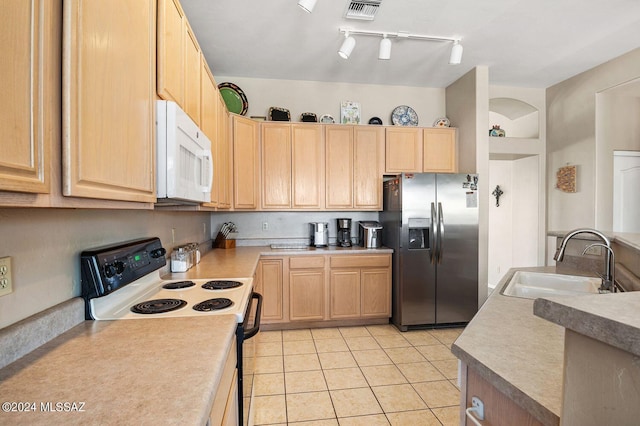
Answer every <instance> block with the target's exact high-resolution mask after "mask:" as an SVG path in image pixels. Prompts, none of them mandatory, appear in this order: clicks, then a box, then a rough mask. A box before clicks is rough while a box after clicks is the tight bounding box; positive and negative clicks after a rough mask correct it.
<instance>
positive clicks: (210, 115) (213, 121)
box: [200, 55, 220, 207]
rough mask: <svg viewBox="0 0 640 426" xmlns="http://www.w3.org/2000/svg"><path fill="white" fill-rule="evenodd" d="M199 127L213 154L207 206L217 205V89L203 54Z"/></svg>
mask: <svg viewBox="0 0 640 426" xmlns="http://www.w3.org/2000/svg"><path fill="white" fill-rule="evenodd" d="M200 66H201V71H200V77H201V81H202V83H201V85H200V94H201V95H200V128H201V129H202V131H203V132H204V134H205V135H207V137H208V138H209V140H210V141H211V155H212V156H213V182H212V184H211V202H209V203H206V205H207V206H212V207H216V206H217V205H218V188H219V182H218V167H219V164H218V163H219V161H220V159H219V158H218V89H217V87H216V82H215V80H214V79H213V75H212V74H211V71H210V70H209V67H208V66H207V62H206V61H205V59H204V56H202V55H201V58H200Z"/></svg>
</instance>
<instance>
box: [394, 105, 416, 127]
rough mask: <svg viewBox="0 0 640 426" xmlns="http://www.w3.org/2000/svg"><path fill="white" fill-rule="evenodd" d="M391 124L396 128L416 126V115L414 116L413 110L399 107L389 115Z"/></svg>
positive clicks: (404, 106) (403, 106)
mask: <svg viewBox="0 0 640 426" xmlns="http://www.w3.org/2000/svg"><path fill="white" fill-rule="evenodd" d="M391 122H392V123H393V124H394V125H396V126H417V125H418V114H416V112H415V111H414V110H413V108H411V107H409V106H406V105H400V106H399V107H396V108H395V109H394V110H393V112H392V113H391Z"/></svg>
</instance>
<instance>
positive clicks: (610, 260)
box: [553, 228, 616, 292]
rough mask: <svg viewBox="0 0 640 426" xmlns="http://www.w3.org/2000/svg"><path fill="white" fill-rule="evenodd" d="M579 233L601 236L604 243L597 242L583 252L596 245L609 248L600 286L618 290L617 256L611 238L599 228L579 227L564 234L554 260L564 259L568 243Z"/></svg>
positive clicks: (612, 290) (601, 288) (560, 260)
mask: <svg viewBox="0 0 640 426" xmlns="http://www.w3.org/2000/svg"><path fill="white" fill-rule="evenodd" d="M578 234H592V235H595V236H596V237H599V238H600V239H601V240H602V241H603V243H604V244H600V243H595V244H591V245H589V246H587V247H586V248H585V249H584V251H583V252H582V254H583V255H584V254H585V253H586V252H587V250H588V249H589V248H591V247H594V246H600V247H604V248H605V249H606V250H607V257H606V260H605V271H604V275H601V277H602V285H601V286H600V290H608V291H610V292H614V291H616V285H615V256H614V254H613V249H612V248H611V241H609V238H607V236H606V235H604V234H603V233H602V232H600V231H598V230H595V229H591V228H579V229H574V230H573V231H571V232H569V233H568V234H567V235H565V236H564V238H563V239H562V241H561V242H560V247H558V250H556V254H555V255H554V256H553V260H555V261H557V262H562V259H564V251H565V249H566V247H567V243H568V242H569V240H570V239H571V238H573V237H575V236H576V235H578Z"/></svg>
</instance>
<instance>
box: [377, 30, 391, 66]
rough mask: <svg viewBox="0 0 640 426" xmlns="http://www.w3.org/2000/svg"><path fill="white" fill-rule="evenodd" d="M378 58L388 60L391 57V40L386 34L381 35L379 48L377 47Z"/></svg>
mask: <svg viewBox="0 0 640 426" xmlns="http://www.w3.org/2000/svg"><path fill="white" fill-rule="evenodd" d="M378 59H382V60H388V59H391V40H389V39H388V38H387V35H386V34H385V35H383V36H382V40H380V48H379V49H378Z"/></svg>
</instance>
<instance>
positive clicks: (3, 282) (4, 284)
mask: <svg viewBox="0 0 640 426" xmlns="http://www.w3.org/2000/svg"><path fill="white" fill-rule="evenodd" d="M12 291H13V279H12V277H11V257H0V296H4V295H6V294H9V293H11V292H12Z"/></svg>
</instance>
